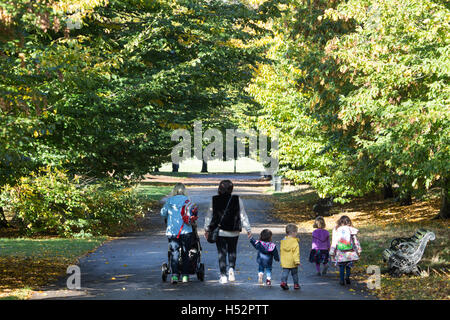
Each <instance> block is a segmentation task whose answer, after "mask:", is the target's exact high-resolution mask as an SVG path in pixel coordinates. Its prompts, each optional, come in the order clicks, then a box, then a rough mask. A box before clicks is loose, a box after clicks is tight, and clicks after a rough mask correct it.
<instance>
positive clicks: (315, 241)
mask: <svg viewBox="0 0 450 320" xmlns="http://www.w3.org/2000/svg"><path fill="white" fill-rule="evenodd" d="M313 227H314V228H316V230H314V231H313V233H312V248H311V253H310V254H309V262H312V263H315V264H316V270H317V275H319V276H320V275H324V274H326V273H327V270H328V252H329V250H330V233H329V232H328V231H327V230H325V220H324V219H323V217H321V216H318V217H317V218H316V220H315V221H314V225H313ZM321 263H322V264H323V270H322V272H320V264H321Z"/></svg>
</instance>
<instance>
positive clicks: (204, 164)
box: [202, 160, 208, 172]
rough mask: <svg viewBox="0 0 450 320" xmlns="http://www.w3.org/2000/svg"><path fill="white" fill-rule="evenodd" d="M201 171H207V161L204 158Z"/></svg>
mask: <svg viewBox="0 0 450 320" xmlns="http://www.w3.org/2000/svg"><path fill="white" fill-rule="evenodd" d="M202 172H208V162H206V161H205V160H203V162H202Z"/></svg>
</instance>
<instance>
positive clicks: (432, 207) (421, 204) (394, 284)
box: [264, 186, 450, 300]
mask: <svg viewBox="0 0 450 320" xmlns="http://www.w3.org/2000/svg"><path fill="white" fill-rule="evenodd" d="M264 197H265V198H266V200H268V201H270V202H272V204H273V212H274V215H275V216H276V217H277V218H280V219H282V220H284V221H287V222H293V223H296V224H297V225H298V226H299V229H300V230H299V231H300V232H305V233H310V232H312V231H313V230H314V229H313V227H312V225H313V222H314V218H315V213H314V212H313V210H312V207H313V205H314V203H315V201H316V200H317V199H318V195H317V194H316V193H315V192H314V190H313V189H311V188H309V187H307V186H302V187H301V188H300V189H299V190H297V191H294V192H289V193H274V194H272V195H267V196H264ZM438 211H439V199H438V198H437V197H436V196H435V194H433V193H431V194H430V196H429V198H428V200H425V201H414V202H413V204H412V205H410V206H399V205H398V203H397V202H394V201H393V200H383V199H381V198H380V196H377V195H373V196H370V197H365V198H361V199H355V200H353V201H351V202H350V203H347V204H343V205H339V204H336V205H335V206H334V207H333V208H332V210H331V211H330V213H331V214H332V215H331V216H329V217H325V221H326V225H327V229H328V231H330V232H331V230H332V228H333V227H334V225H335V223H336V221H337V220H338V219H339V217H340V216H342V215H347V216H349V217H350V219H351V220H352V222H353V224H354V226H355V227H356V228H358V229H359V230H360V233H359V237H358V238H359V240H360V242H361V246H362V248H363V253H362V256H361V259H360V261H359V262H358V263H357V264H356V266H355V268H354V270H353V274H354V277H355V279H356V280H358V281H359V282H361V283H364V282H367V281H368V278H369V275H368V274H367V273H366V270H367V267H368V266H369V265H376V266H379V267H380V269H381V289H379V290H376V292H375V293H376V295H377V296H378V297H379V298H381V299H396V300H397V299H398V300H401V299H408V300H410V299H445V300H448V299H450V281H449V280H450V231H449V221H448V220H432V218H433V217H435V216H436V214H437V212H438ZM419 228H426V229H430V230H432V231H433V232H434V233H435V234H436V239H435V240H434V241H431V242H429V243H428V245H427V247H426V249H425V253H424V256H423V257H422V260H421V262H420V263H419V266H420V267H421V269H422V270H423V272H422V275H421V276H409V275H404V276H402V277H399V278H393V277H390V276H389V274H388V273H387V265H386V264H385V263H384V262H383V260H382V252H383V250H384V249H385V248H388V247H389V246H390V242H391V240H392V239H393V238H397V237H410V236H412V235H413V233H414V232H415V231H416V230H417V229H419Z"/></svg>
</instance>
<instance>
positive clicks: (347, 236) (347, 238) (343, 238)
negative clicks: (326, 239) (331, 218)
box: [336, 227, 353, 251]
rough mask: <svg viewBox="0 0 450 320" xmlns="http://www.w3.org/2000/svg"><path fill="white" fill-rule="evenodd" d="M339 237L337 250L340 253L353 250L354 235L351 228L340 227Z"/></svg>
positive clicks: (337, 231) (337, 234)
mask: <svg viewBox="0 0 450 320" xmlns="http://www.w3.org/2000/svg"><path fill="white" fill-rule="evenodd" d="M336 236H337V239H338V241H337V246H336V248H337V249H338V250H340V251H350V250H353V241H352V234H351V233H350V228H346V227H340V228H338V229H337V230H336Z"/></svg>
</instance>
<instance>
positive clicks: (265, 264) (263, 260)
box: [250, 229, 280, 286]
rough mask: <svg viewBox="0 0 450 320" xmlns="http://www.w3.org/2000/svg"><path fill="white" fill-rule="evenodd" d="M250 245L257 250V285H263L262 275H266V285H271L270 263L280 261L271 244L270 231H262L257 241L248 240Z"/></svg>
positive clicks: (275, 249) (275, 248)
mask: <svg viewBox="0 0 450 320" xmlns="http://www.w3.org/2000/svg"><path fill="white" fill-rule="evenodd" d="M250 243H251V244H252V245H253V246H254V247H255V249H256V250H258V256H257V257H256V261H257V262H258V283H259V284H262V283H263V277H264V273H265V274H266V285H268V286H270V285H271V284H272V262H273V259H275V261H280V256H279V255H278V250H277V247H276V245H275V243H273V242H272V231H270V230H269V229H264V230H263V231H261V234H260V237H259V240H255V239H254V238H251V239H250Z"/></svg>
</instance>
